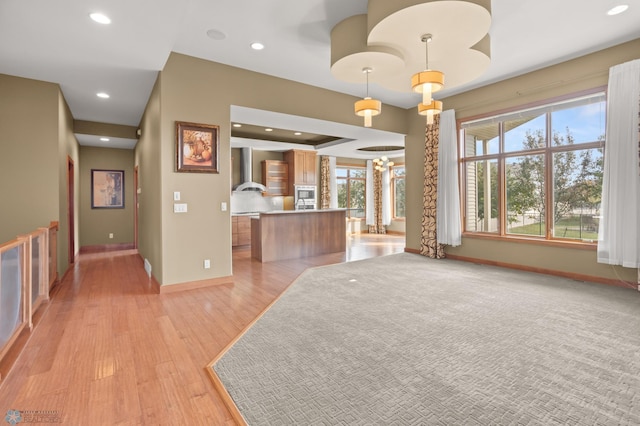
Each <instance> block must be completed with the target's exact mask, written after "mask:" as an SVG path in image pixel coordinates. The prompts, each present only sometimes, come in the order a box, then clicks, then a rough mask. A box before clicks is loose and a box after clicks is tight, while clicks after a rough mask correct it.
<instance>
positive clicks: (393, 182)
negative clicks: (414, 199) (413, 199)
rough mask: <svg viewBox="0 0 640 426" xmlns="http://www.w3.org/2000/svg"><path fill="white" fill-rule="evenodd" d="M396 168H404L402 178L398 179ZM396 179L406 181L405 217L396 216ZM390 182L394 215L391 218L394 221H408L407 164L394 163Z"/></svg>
mask: <svg viewBox="0 0 640 426" xmlns="http://www.w3.org/2000/svg"><path fill="white" fill-rule="evenodd" d="M396 167H402V168H404V175H403V176H402V177H401V178H396V174H395V168H396ZM396 179H402V180H404V184H405V185H404V191H405V207H404V208H405V216H396ZM389 181H390V185H391V188H389V189H390V192H391V208H392V209H393V210H392V214H391V218H392V220H397V221H406V220H407V217H406V210H407V203H406V200H407V168H406V166H405V163H397V164H396V163H394V164H393V166H391V179H389Z"/></svg>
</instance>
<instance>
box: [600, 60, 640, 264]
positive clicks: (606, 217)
mask: <svg viewBox="0 0 640 426" xmlns="http://www.w3.org/2000/svg"><path fill="white" fill-rule="evenodd" d="M639 103H640V59H638V60H635V61H631V62H627V63H624V64H621V65H616V66H614V67H611V68H610V69H609V87H608V100H607V130H606V142H605V153H604V176H603V182H602V206H601V216H602V217H601V219H600V228H599V234H598V262H600V263H607V264H610V265H622V266H624V267H627V268H640V249H639V246H640V166H639V165H638V161H639V158H638V155H639V154H638V149H639V146H638V144H639V142H640V141H639V139H640V138H639V135H638V132H639V127H638V124H639V123H638V121H639V120H638V114H640V106H639Z"/></svg>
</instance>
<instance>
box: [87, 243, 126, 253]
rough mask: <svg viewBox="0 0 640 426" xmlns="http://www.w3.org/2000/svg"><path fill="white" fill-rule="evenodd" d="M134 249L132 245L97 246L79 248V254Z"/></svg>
mask: <svg viewBox="0 0 640 426" xmlns="http://www.w3.org/2000/svg"><path fill="white" fill-rule="evenodd" d="M134 248H135V244H134V243H115V244H97V245H93V246H82V247H80V254H86V253H102V252H105V251H121V250H133V249H134Z"/></svg>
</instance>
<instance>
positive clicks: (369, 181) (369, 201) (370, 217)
mask: <svg viewBox="0 0 640 426" xmlns="http://www.w3.org/2000/svg"><path fill="white" fill-rule="evenodd" d="M364 198H365V204H366V205H365V222H366V224H367V225H375V224H376V218H375V214H374V206H373V161H371V160H367V175H366V185H365V193H364Z"/></svg>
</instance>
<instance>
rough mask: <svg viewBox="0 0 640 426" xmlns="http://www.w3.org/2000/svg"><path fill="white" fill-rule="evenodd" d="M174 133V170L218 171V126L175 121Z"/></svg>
mask: <svg viewBox="0 0 640 426" xmlns="http://www.w3.org/2000/svg"><path fill="white" fill-rule="evenodd" d="M176 133H177V134H176V163H177V164H176V171H178V172H201V173H219V171H218V142H219V141H218V140H219V133H220V127H219V126H216V125H210V124H196V123H186V122H183V121H176Z"/></svg>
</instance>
